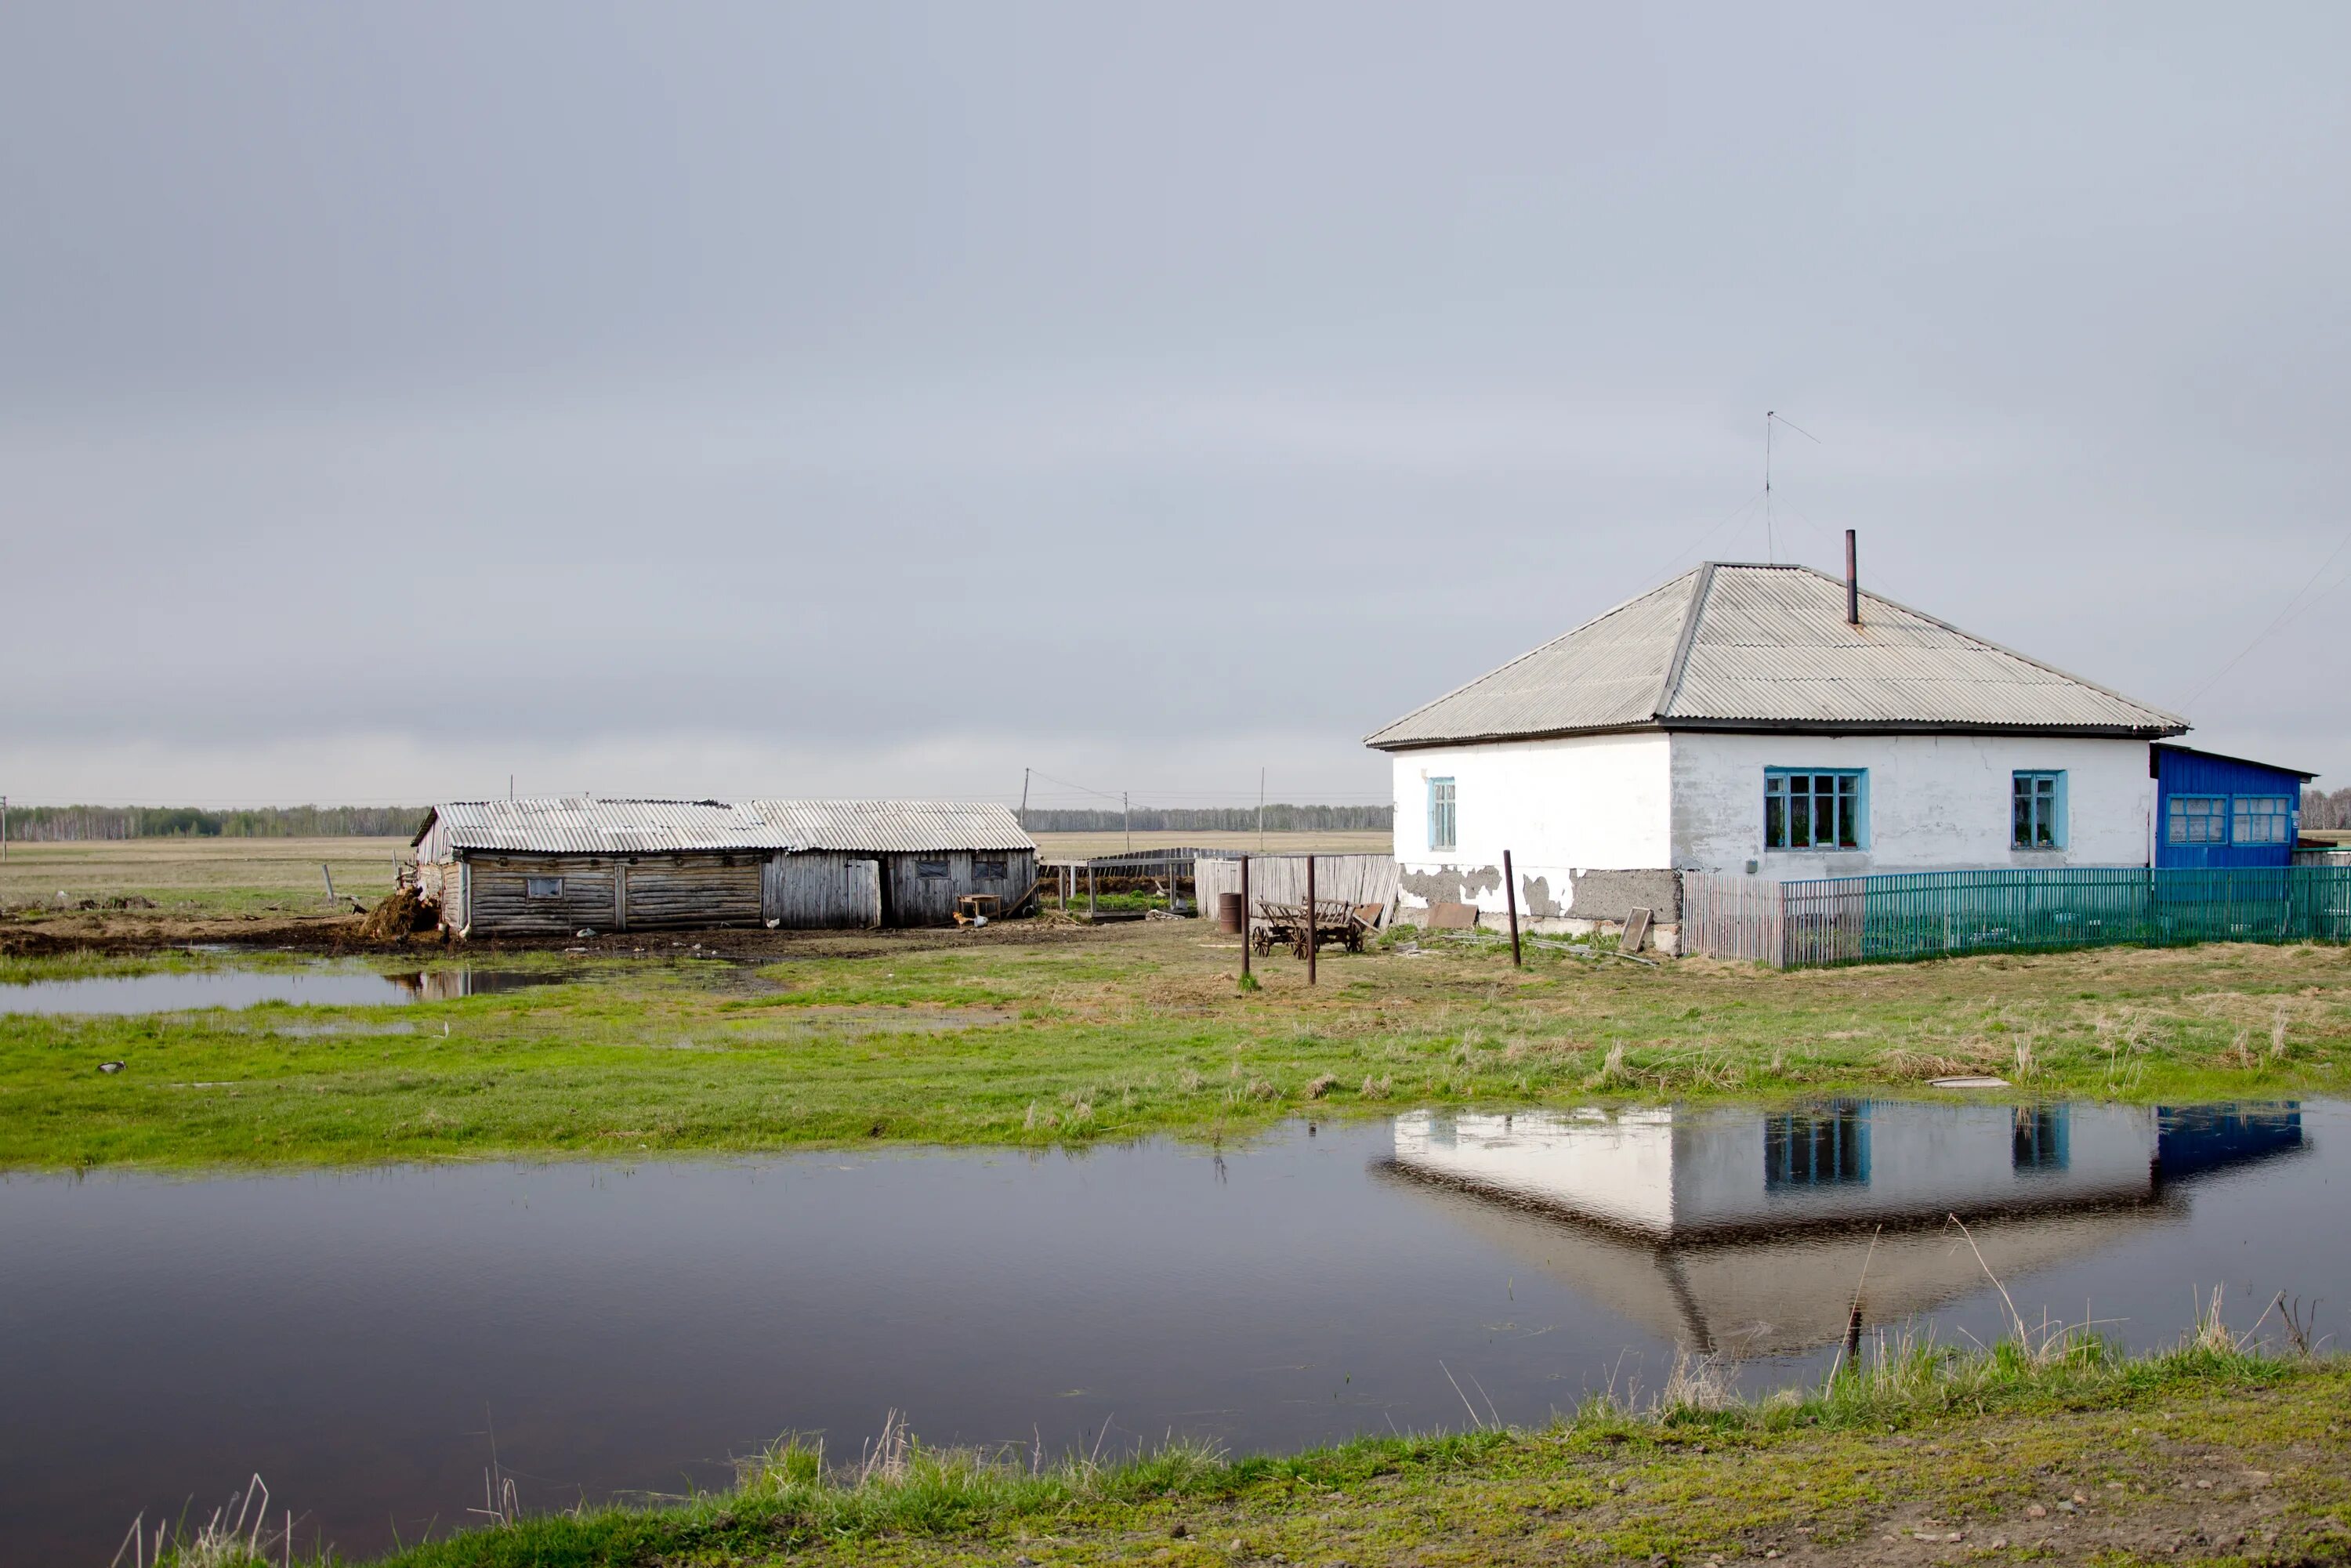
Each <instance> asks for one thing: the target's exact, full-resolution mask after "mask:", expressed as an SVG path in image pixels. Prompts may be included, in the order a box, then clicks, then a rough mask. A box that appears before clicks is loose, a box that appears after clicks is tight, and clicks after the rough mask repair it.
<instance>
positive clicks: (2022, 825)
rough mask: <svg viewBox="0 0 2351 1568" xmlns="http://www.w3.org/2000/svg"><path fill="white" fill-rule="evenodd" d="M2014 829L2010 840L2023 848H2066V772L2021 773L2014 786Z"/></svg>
mask: <svg viewBox="0 0 2351 1568" xmlns="http://www.w3.org/2000/svg"><path fill="white" fill-rule="evenodd" d="M2013 803H2014V807H2015V810H2014V813H2013V818H2012V820H2013V822H2014V831H2013V832H2012V833H2011V835H2010V838H2009V843H2010V845H2011V847H2012V848H2015V849H2020V850H2062V849H2064V847H2065V775H2064V774H2063V773H2062V772H2049V773H2043V772H2032V773H2028V772H2020V773H2018V774H2017V775H2016V781H2015V785H2014V789H2013Z"/></svg>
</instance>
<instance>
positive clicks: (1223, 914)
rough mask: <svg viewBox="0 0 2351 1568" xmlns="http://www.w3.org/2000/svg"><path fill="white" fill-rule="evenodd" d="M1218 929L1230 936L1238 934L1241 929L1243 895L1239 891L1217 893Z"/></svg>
mask: <svg viewBox="0 0 2351 1568" xmlns="http://www.w3.org/2000/svg"><path fill="white" fill-rule="evenodd" d="M1217 930H1219V931H1221V932H1223V933H1224V934H1225V935H1226V936H1239V935H1240V931H1241V895H1240V894H1238V893H1220V894H1217Z"/></svg>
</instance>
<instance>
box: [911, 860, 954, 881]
mask: <svg viewBox="0 0 2351 1568" xmlns="http://www.w3.org/2000/svg"><path fill="white" fill-rule="evenodd" d="M914 874H915V875H916V876H918V877H920V878H922V879H923V880H924V881H925V882H945V881H946V879H947V862H945V861H916V862H914Z"/></svg>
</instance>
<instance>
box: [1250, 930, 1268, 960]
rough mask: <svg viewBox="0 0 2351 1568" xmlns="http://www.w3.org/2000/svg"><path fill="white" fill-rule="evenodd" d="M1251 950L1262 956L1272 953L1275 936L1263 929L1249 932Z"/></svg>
mask: <svg viewBox="0 0 2351 1568" xmlns="http://www.w3.org/2000/svg"><path fill="white" fill-rule="evenodd" d="M1249 951H1251V952H1252V953H1255V954H1256V955H1257V956H1259V957H1260V958H1262V957H1265V956H1268V955H1270V953H1272V951H1273V938H1272V937H1271V936H1267V935H1266V934H1265V933H1264V932H1262V931H1252V932H1250V933H1249Z"/></svg>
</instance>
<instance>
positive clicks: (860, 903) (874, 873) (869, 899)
mask: <svg viewBox="0 0 2351 1568" xmlns="http://www.w3.org/2000/svg"><path fill="white" fill-rule="evenodd" d="M848 881H849V889H850V900H851V904H852V911H853V915H854V919H853V922H852V924H854V925H860V926H863V927H868V928H870V927H872V926H876V925H881V924H882V862H880V861H851V862H849V877H848Z"/></svg>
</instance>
